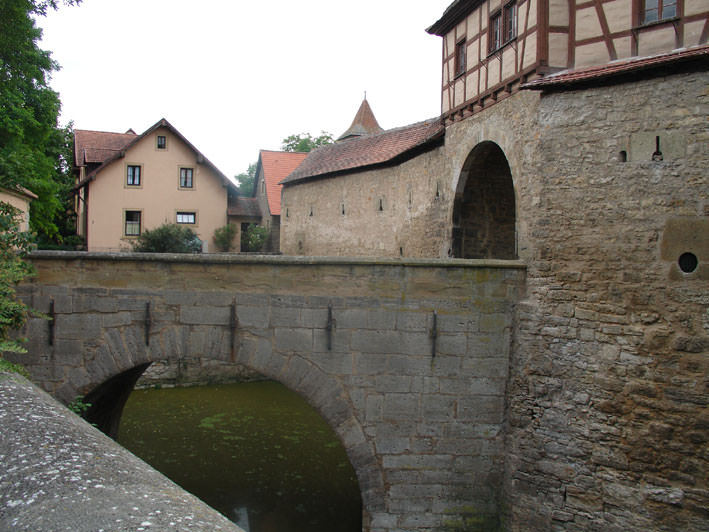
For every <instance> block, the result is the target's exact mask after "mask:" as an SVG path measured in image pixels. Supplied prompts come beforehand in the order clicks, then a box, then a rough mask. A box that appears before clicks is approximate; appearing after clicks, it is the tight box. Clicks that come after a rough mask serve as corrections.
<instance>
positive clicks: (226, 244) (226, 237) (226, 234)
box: [214, 224, 238, 251]
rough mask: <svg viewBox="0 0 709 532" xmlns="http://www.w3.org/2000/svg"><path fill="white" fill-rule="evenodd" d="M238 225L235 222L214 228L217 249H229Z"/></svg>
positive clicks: (232, 245)
mask: <svg viewBox="0 0 709 532" xmlns="http://www.w3.org/2000/svg"><path fill="white" fill-rule="evenodd" d="M237 229H238V227H237V226H236V225H235V224H226V225H225V226H224V227H219V228H217V229H215V230H214V243H215V244H216V246H217V250H219V251H231V250H232V248H233V247H234V237H235V236H236V231H237Z"/></svg>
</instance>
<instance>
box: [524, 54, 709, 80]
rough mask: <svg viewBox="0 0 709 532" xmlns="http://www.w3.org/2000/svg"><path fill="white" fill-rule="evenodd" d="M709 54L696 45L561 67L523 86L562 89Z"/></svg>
mask: <svg viewBox="0 0 709 532" xmlns="http://www.w3.org/2000/svg"><path fill="white" fill-rule="evenodd" d="M707 56H709V46H706V45H705V46H696V47H692V48H684V49H681V50H674V51H672V52H667V53H662V54H657V55H653V56H649V57H633V58H629V59H622V60H618V61H612V62H610V63H606V64H603V65H596V66H590V67H585V68H577V69H573V70H562V71H561V72H556V73H554V74H550V75H548V76H545V77H543V78H539V79H535V80H533V81H530V82H528V83H525V84H524V85H522V88H524V89H546V88H556V87H558V88H561V87H564V86H567V85H577V84H583V83H589V82H593V81H600V80H604V79H607V78H612V77H614V76H622V75H624V74H628V73H632V72H638V71H641V70H649V69H651V68H658V67H662V66H665V65H669V64H671V63H678V62H683V61H690V60H694V59H700V58H706V57H707Z"/></svg>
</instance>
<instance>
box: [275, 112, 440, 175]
mask: <svg viewBox="0 0 709 532" xmlns="http://www.w3.org/2000/svg"><path fill="white" fill-rule="evenodd" d="M444 135H445V128H444V127H443V126H442V125H441V122H440V120H439V119H438V118H433V119H431V120H426V121H424V122H419V123H417V124H412V125H410V126H404V127H400V128H395V129H389V130H387V131H384V132H383V133H380V134H378V135H369V136H364V137H357V138H353V139H351V140H346V141H343V142H336V143H335V144H329V145H327V146H322V147H320V148H317V149H315V150H313V151H311V152H310V153H309V154H308V157H307V159H305V161H303V164H301V165H300V166H299V167H298V168H297V169H296V170H295V171H294V172H293V173H291V174H290V175H289V176H288V177H287V178H286V179H284V180H283V181H282V183H283V184H284V185H290V184H293V183H295V182H298V181H303V180H305V179H309V178H314V177H323V176H325V175H327V174H333V173H340V172H346V171H355V170H360V169H363V168H366V167H371V166H375V165H379V164H386V163H393V162H394V161H395V160H399V158H400V157H406V156H407V154H409V153H410V152H412V151H414V150H416V149H417V148H422V147H423V146H425V145H428V144H429V143H430V142H433V141H434V140H437V139H440V138H442V137H443V136H444Z"/></svg>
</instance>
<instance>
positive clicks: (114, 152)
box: [74, 118, 236, 190]
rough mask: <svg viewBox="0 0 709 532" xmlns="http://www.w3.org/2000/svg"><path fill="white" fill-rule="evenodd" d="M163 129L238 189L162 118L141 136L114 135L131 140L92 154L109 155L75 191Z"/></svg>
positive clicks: (199, 161) (116, 138)
mask: <svg viewBox="0 0 709 532" xmlns="http://www.w3.org/2000/svg"><path fill="white" fill-rule="evenodd" d="M161 127H164V128H166V129H167V130H168V131H170V132H171V133H172V134H173V135H174V136H175V137H177V138H178V139H180V140H181V141H182V142H184V143H185V145H186V146H187V147H188V148H190V149H191V150H192V151H193V152H194V153H195V154H196V155H197V163H198V164H204V165H207V166H209V167H210V168H211V169H212V170H214V172H215V173H216V174H217V175H218V176H219V177H220V178H221V179H222V181H223V182H224V184H225V185H227V186H230V187H233V188H236V185H234V183H233V182H232V181H231V180H230V179H229V178H228V177H227V176H225V175H224V174H223V173H222V172H221V170H219V168H217V167H216V166H214V164H212V162H211V161H209V159H207V158H206V157H205V156H204V155H202V152H200V151H199V150H198V149H197V148H195V147H194V145H193V144H192V143H191V142H190V141H188V140H187V139H186V138H185V137H184V136H183V135H182V133H180V132H179V131H177V129H175V127H174V126H173V125H172V124H170V122H168V121H167V120H165V119H164V118H162V119H160V120H158V121H157V122H156V123H155V124H153V125H152V126H151V127H149V128H148V129H147V130H145V131H144V132H143V133H142V134H141V135H135V133H133V134H132V135H131V132H132V130H129V132H128V133H124V134H123V135H121V134H120V133H113V135H119V136H123V137H126V136H128V137H130V138H129V139H127V140H128V142H127V143H126V144H124V145H123V146H122V147H119V148H117V147H116V146H117V145H118V144H119V143H120V137H115V138H114V139H113V142H115V144H114V145H113V146H112V147H110V148H106V147H105V146H102V147H100V148H98V150H97V151H95V152H94V153H92V157H98V156H100V155H101V150H102V151H103V153H104V154H106V155H108V157H107V158H106V159H104V160H103V162H102V163H101V166H99V167H98V168H96V169H95V170H93V171H92V172H91V173H90V174H89V175H88V176H86V178H85V179H84V180H82V181H80V182H79V183H77V184H76V185H75V186H74V189H75V190H76V189H79V188H81V187H83V186H84V185H86V184H87V183H88V182H90V181H93V180H94V179H96V176H97V175H98V174H99V173H100V172H101V171H102V170H103V169H104V168H106V167H107V166H108V165H110V164H111V163H112V162H114V161H115V160H117V159H120V158H122V157H124V156H125V153H126V151H128V150H129V149H131V148H132V147H133V146H134V145H135V144H137V143H138V142H140V141H141V140H143V139H144V138H145V137H147V136H148V135H150V134H151V133H153V132H154V131H155V130H156V129H158V128H161ZM79 131H83V130H79ZM93 133H101V134H103V133H104V132H96V131H94V132H93ZM107 135H111V134H110V133H109V134H107ZM101 137H102V135H98V136H97V137H96V138H101ZM102 138H104V139H108V138H109V137H108V136H105V137H102ZM74 142H75V143H76V136H75V140H74ZM74 150H75V152H74V153H75V154H76V146H75V148H74ZM97 162H98V161H97Z"/></svg>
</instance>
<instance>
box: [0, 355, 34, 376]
mask: <svg viewBox="0 0 709 532" xmlns="http://www.w3.org/2000/svg"><path fill="white" fill-rule="evenodd" d="M0 373H19V374H20V375H22V376H23V377H26V378H28V379H29V378H30V373H29V371H27V369H26V368H25V367H24V366H22V365H20V364H14V363H12V362H10V361H8V360H5V359H4V358H0Z"/></svg>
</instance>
